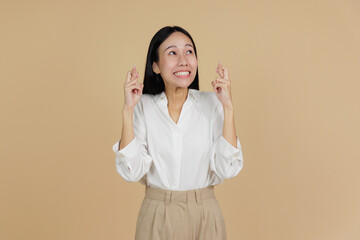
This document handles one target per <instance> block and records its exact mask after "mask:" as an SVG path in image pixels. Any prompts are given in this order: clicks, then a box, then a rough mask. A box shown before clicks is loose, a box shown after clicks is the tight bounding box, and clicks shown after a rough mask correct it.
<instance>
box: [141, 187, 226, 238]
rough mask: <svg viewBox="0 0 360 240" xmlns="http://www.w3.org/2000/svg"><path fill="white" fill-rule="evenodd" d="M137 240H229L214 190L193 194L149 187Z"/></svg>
mask: <svg viewBox="0 0 360 240" xmlns="http://www.w3.org/2000/svg"><path fill="white" fill-rule="evenodd" d="M135 240H226V228H225V221H224V218H223V215H222V213H221V209H220V206H219V204H218V201H217V199H216V197H215V194H214V186H209V187H206V188H200V189H194V190H189V191H170V190H163V189H159V188H151V187H145V197H144V200H143V202H142V204H141V208H140V211H139V215H138V219H137V223H136V233H135Z"/></svg>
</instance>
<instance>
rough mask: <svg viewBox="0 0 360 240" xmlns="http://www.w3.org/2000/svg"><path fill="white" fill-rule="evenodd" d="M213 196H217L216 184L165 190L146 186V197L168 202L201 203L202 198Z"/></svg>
mask: <svg viewBox="0 0 360 240" xmlns="http://www.w3.org/2000/svg"><path fill="white" fill-rule="evenodd" d="M212 197H215V193H214V185H210V186H208V187H205V188H199V189H193V190H188V191H174V190H164V189H160V188H153V187H147V186H146V188H145V198H149V199H154V200H159V201H164V202H165V203H166V204H170V203H172V202H185V203H186V202H197V204H201V201H202V200H205V199H208V198H212Z"/></svg>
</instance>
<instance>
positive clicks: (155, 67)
mask: <svg viewBox="0 0 360 240" xmlns="http://www.w3.org/2000/svg"><path fill="white" fill-rule="evenodd" d="M152 69H153V71H154V73H156V74H159V73H160V70H159V67H158V65H157V64H156V62H153V65H152Z"/></svg>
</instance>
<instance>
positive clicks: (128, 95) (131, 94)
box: [124, 65, 144, 109]
mask: <svg viewBox="0 0 360 240" xmlns="http://www.w3.org/2000/svg"><path fill="white" fill-rule="evenodd" d="M138 77H139V73H138V72H137V71H136V67H135V65H134V67H133V68H132V70H130V71H128V73H127V77H126V81H125V84H124V96H125V102H124V108H129V109H134V108H135V106H136V104H137V102H138V101H139V99H140V97H141V95H142V90H143V87H144V84H142V83H138V82H137V79H138Z"/></svg>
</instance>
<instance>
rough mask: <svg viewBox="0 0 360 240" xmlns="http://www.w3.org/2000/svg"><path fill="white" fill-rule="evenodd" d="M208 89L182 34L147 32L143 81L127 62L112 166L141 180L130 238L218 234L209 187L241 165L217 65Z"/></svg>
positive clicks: (222, 71) (225, 75)
mask: <svg viewBox="0 0 360 240" xmlns="http://www.w3.org/2000/svg"><path fill="white" fill-rule="evenodd" d="M217 73H218V75H219V77H218V78H217V79H216V80H215V81H213V82H212V86H213V90H214V92H203V91H200V90H199V74H198V58H197V53H196V46H195V43H194V41H193V39H192V37H191V36H190V34H189V33H188V32H187V31H186V30H184V29H183V28H180V27H178V26H174V27H164V28H162V29H160V30H159V31H158V32H157V33H156V34H155V35H154V37H153V38H152V40H151V42H150V46H149V50H148V54H147V60H146V67H145V76H144V84H141V83H138V82H137V79H138V77H139V73H138V72H137V71H136V68H135V67H133V69H132V70H131V71H129V72H128V74H127V79H126V81H125V85H124V95H125V102H124V108H123V128H122V135H121V139H120V140H119V141H117V142H116V143H115V144H114V145H113V151H114V153H115V155H116V159H115V160H116V169H117V171H118V173H119V174H120V175H121V176H122V177H123V178H124V179H125V180H126V181H129V182H137V181H139V182H140V183H142V184H144V185H145V197H144V200H143V202H142V205H141V208H140V211H139V214H138V220H137V225H136V234H135V239H137V240H139V239H151V240H154V239H157V240H158V239H163V240H165V239H166V240H168V239H187V240H189V239H196V240H199V239H200V240H201V239H206V240H215V239H216V240H217V239H218V240H220V239H221V240H224V239H226V227H225V221H224V218H223V215H222V212H221V209H220V206H219V204H218V201H217V199H216V197H215V194H214V186H215V185H217V184H220V183H222V182H223V181H224V180H225V179H229V178H232V177H235V176H236V175H237V174H238V173H239V172H240V170H241V169H242V167H243V155H242V150H241V145H240V141H239V139H238V137H237V135H236V131H235V123H234V117H233V116H234V113H233V106H232V100H231V91H230V77H229V72H228V69H227V68H225V67H222V66H221V64H220V63H219V65H218V67H217Z"/></svg>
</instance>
